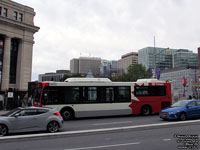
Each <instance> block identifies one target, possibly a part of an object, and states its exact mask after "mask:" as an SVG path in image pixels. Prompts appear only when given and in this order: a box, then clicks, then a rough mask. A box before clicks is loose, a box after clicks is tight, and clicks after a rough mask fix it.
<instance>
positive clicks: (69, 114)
mask: <svg viewBox="0 0 200 150" xmlns="http://www.w3.org/2000/svg"><path fill="white" fill-rule="evenodd" d="M61 115H62V117H63V120H65V121H67V120H71V119H72V118H73V117H74V113H73V111H72V110H70V109H64V110H62V111H61Z"/></svg>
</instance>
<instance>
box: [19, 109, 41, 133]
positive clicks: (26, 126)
mask: <svg viewBox="0 0 200 150" xmlns="http://www.w3.org/2000/svg"><path fill="white" fill-rule="evenodd" d="M36 114H37V113H36V109H24V110H21V111H20V112H19V116H18V117H16V119H17V123H16V125H17V127H16V128H17V130H18V131H34V130H36V129H37V120H38V119H37V116H36Z"/></svg>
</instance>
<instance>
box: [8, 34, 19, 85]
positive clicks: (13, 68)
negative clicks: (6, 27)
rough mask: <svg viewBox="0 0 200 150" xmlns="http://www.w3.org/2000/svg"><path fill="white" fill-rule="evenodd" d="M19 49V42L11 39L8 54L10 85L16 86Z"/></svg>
mask: <svg viewBox="0 0 200 150" xmlns="http://www.w3.org/2000/svg"><path fill="white" fill-rule="evenodd" d="M18 49H19V40H18V39H16V38H13V39H12V40H11V53H10V78H9V83H10V84H16V74H17V55H18Z"/></svg>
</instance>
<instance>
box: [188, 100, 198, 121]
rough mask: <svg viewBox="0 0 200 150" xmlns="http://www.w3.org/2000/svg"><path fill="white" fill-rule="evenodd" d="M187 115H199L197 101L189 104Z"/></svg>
mask: <svg viewBox="0 0 200 150" xmlns="http://www.w3.org/2000/svg"><path fill="white" fill-rule="evenodd" d="M187 116H188V117H190V118H191V117H197V116H198V106H197V103H196V101H192V102H190V103H189V104H188V105H187Z"/></svg>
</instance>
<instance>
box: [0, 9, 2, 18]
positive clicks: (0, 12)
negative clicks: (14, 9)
mask: <svg viewBox="0 0 200 150" xmlns="http://www.w3.org/2000/svg"><path fill="white" fill-rule="evenodd" d="M1 10H2V7H0V16H1Z"/></svg>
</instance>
